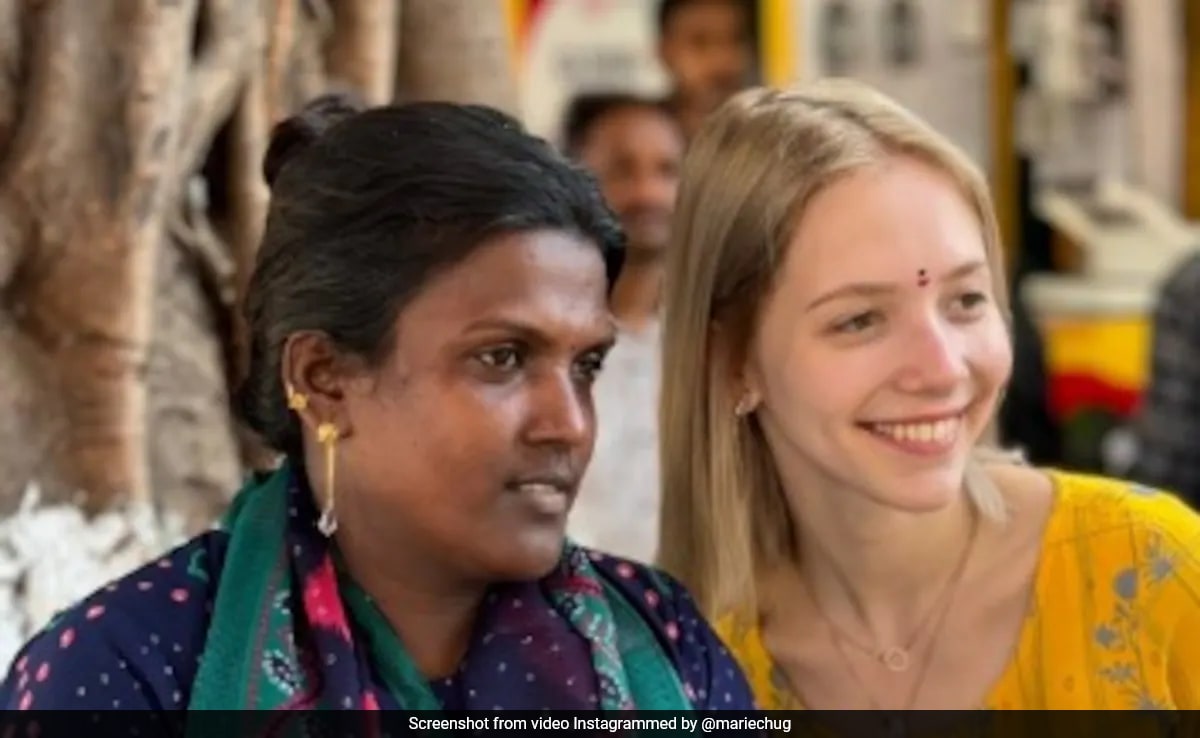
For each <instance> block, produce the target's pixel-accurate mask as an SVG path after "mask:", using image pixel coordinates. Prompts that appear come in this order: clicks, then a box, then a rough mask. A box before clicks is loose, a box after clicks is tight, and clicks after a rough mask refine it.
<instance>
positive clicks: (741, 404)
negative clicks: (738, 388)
mask: <svg viewBox="0 0 1200 738" xmlns="http://www.w3.org/2000/svg"><path fill="white" fill-rule="evenodd" d="M753 410H754V394H753V393H751V392H746V393H745V394H743V395H742V397H741V399H740V400H738V401H737V404H736V405H734V406H733V414H734V415H736V416H737V417H739V418H744V417H746V416H747V415H749V414H750V413H751V412H752V411H753Z"/></svg>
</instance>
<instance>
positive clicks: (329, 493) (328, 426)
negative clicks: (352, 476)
mask: <svg viewBox="0 0 1200 738" xmlns="http://www.w3.org/2000/svg"><path fill="white" fill-rule="evenodd" d="M317 441H318V442H319V443H320V444H321V445H322V446H324V447H325V494H326V498H325V507H324V508H323V509H322V510H321V517H320V518H319V519H318V520H317V530H319V531H321V535H323V536H325V537H326V538H329V537H330V536H332V535H333V534H334V533H335V532H336V531H337V527H338V523H337V517H336V516H335V515H334V511H333V501H334V493H333V492H334V490H333V482H334V468H333V464H334V459H335V458H336V455H335V453H334V452H335V450H336V448H337V442H338V429H337V426H336V425H334V424H333V423H321V424H320V425H319V426H317Z"/></svg>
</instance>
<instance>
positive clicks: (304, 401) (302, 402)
mask: <svg viewBox="0 0 1200 738" xmlns="http://www.w3.org/2000/svg"><path fill="white" fill-rule="evenodd" d="M284 391H286V392H287V406H288V408H289V409H292V410H295V411H296V412H301V411H304V410H307V409H308V395H306V394H303V393H301V392H297V391H296V388H295V387H293V386H292V385H291V384H288V385H287V386H286V387H285V388H284Z"/></svg>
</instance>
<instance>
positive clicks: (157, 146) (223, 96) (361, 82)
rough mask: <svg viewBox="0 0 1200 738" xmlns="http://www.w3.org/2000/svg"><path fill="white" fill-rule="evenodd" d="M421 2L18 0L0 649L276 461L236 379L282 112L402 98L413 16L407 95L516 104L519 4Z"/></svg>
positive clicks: (1, 238)
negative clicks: (349, 96) (513, 37)
mask: <svg viewBox="0 0 1200 738" xmlns="http://www.w3.org/2000/svg"><path fill="white" fill-rule="evenodd" d="M400 3H401V0H336V1H335V0H38V1H37V2H30V1H29V0H0V663H3V662H4V661H5V660H6V659H7V658H8V657H9V656H10V655H11V651H12V648H14V647H15V645H16V644H17V643H18V642H19V641H20V640H21V639H22V638H24V637H27V636H28V635H29V633H30V631H31V630H33V629H36V628H38V627H40V626H41V625H42V624H43V622H44V619H45V616H46V614H47V613H48V612H50V611H52V610H53V609H55V608H56V607H61V606H62V605H65V604H67V600H69V599H72V598H74V597H77V596H79V595H80V594H82V593H85V592H86V591H88V589H90V588H91V587H94V586H98V585H99V584H101V583H102V582H103V581H105V580H106V579H109V578H111V577H114V576H118V575H120V574H122V573H124V572H125V571H127V570H128V568H129V567H130V566H132V565H133V564H135V563H137V562H139V561H142V560H145V559H146V558H147V557H149V556H151V555H154V554H155V553H156V552H157V551H160V550H161V548H162V547H164V546H165V545H167V544H168V543H170V542H172V541H174V540H177V539H178V537H179V536H181V535H185V534H188V533H194V532H196V531H197V530H199V529H201V528H203V527H206V526H208V525H210V524H211V523H212V522H213V520H214V518H215V517H216V516H217V515H218V514H219V513H220V512H221V511H222V510H223V509H224V507H225V505H226V503H227V502H228V500H229V498H230V496H231V495H232V494H233V493H234V492H235V491H236V488H237V485H238V482H239V480H240V479H241V478H242V476H243V474H244V472H245V471H246V470H247V468H248V467H251V466H255V465H257V464H260V463H262V462H263V461H264V456H263V455H262V453H261V450H262V449H261V447H260V446H259V445H258V444H256V443H255V442H254V441H253V439H251V438H249V437H248V435H247V434H246V433H245V430H244V429H243V428H241V427H240V426H239V425H238V424H237V423H236V422H235V421H234V419H233V415H232V412H231V407H230V403H229V398H230V394H231V387H232V385H233V384H235V383H236V382H237V381H238V380H239V379H240V378H241V376H242V374H243V372H244V362H243V356H242V354H243V347H244V345H245V340H244V330H243V329H242V327H241V325H240V321H239V317H238V312H237V310H236V306H237V304H239V302H240V299H241V297H242V295H243V293H244V289H245V284H246V281H247V278H248V276H249V273H250V270H251V268H252V265H253V261H254V253H255V250H256V248H257V244H258V241H259V238H260V236H261V231H262V226H263V222H264V219H265V214H266V209H267V197H268V193H267V188H266V185H265V183H264V182H263V179H262V174H261V166H262V157H263V153H264V151H265V148H266V144H267V140H268V136H269V134H270V128H271V126H272V125H273V124H274V123H276V122H277V121H278V120H279V119H280V118H282V117H284V116H286V115H288V114H290V113H291V112H292V111H294V110H295V109H297V108H298V107H299V106H300V105H302V104H303V103H305V102H307V101H308V100H309V99H311V98H312V97H314V96H316V95H318V94H320V93H322V92H325V91H327V90H329V89H331V88H337V87H343V88H345V87H348V88H350V89H352V90H355V91H357V92H358V93H359V94H360V95H361V96H362V97H363V98H364V99H366V100H367V101H368V102H370V103H374V104H378V103H384V102H387V101H388V99H389V98H390V97H391V95H392V91H393V89H395V87H396V85H397V84H398V82H397V77H398V72H397V59H398V58H400V55H399V54H398V51H397V46H398V39H399V38H400V37H401V35H403V36H404V38H406V39H407V43H404V44H402V47H403V48H404V49H405V51H406V55H405V56H404V58H403V60H402V61H401V63H400V69H401V70H405V72H406V73H405V74H404V75H402V76H403V79H404V82H403V83H402V86H403V87H404V88H405V89H406V90H408V91H409V92H410V94H409V95H408V96H410V97H420V98H438V99H447V100H458V101H474V102H482V103H487V104H491V105H495V106H497V107H500V108H503V109H506V110H510V111H512V110H515V109H516V99H515V88H514V86H513V81H512V79H511V77H510V76H509V74H508V55H507V47H506V43H505V36H504V34H505V26H504V19H503V17H502V14H501V8H500V5H499V3H496V2H492V1H491V0H405V1H404V2H403V5H401V4H400ZM401 10H403V12H401ZM400 19H403V20H400ZM34 491H37V492H38V493H40V498H38V499H35V498H34V497H33V496H31V495H30V494H29V493H31V492H34ZM123 503H128V504H123ZM18 508H20V509H19V510H18ZM81 512H82V513H84V514H80V513H81ZM3 518H8V519H7V520H4V519H3ZM114 536H115V537H114ZM63 541H70V542H72V543H73V544H75V545H74V546H72V547H71V549H70V551H68V552H66V553H64V551H63V550H60V549H62V542H63ZM51 549H53V550H51ZM76 554H77V556H76V559H72V558H71V557H72V556H74V555H76ZM72 561H75V563H77V564H79V566H75V565H74V564H72V563H71V562H72ZM39 562H40V563H39ZM56 575H57V576H59V577H62V580H61V581H59V580H58V579H55V576H56ZM51 580H53V581H51ZM34 585H36V586H34ZM68 585H69V586H68Z"/></svg>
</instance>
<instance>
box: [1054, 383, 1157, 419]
mask: <svg viewBox="0 0 1200 738" xmlns="http://www.w3.org/2000/svg"><path fill="white" fill-rule="evenodd" d="M1049 390H1050V412H1051V413H1052V414H1053V415H1054V417H1055V418H1057V419H1059V420H1065V419H1067V418H1069V417H1071V416H1072V415H1074V414H1075V413H1076V412H1078V411H1080V410H1084V409H1099V410H1107V411H1108V412H1111V413H1113V414H1114V415H1117V416H1119V417H1122V418H1127V417H1129V416H1131V415H1133V413H1134V412H1135V411H1136V410H1137V406H1138V402H1139V400H1140V399H1141V392H1140V391H1139V390H1135V389H1128V388H1125V387H1117V386H1115V385H1113V384H1110V383H1108V382H1105V381H1103V380H1101V379H1099V378H1097V377H1094V376H1090V375H1087V374H1056V375H1053V376H1051V377H1050V387H1049Z"/></svg>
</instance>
